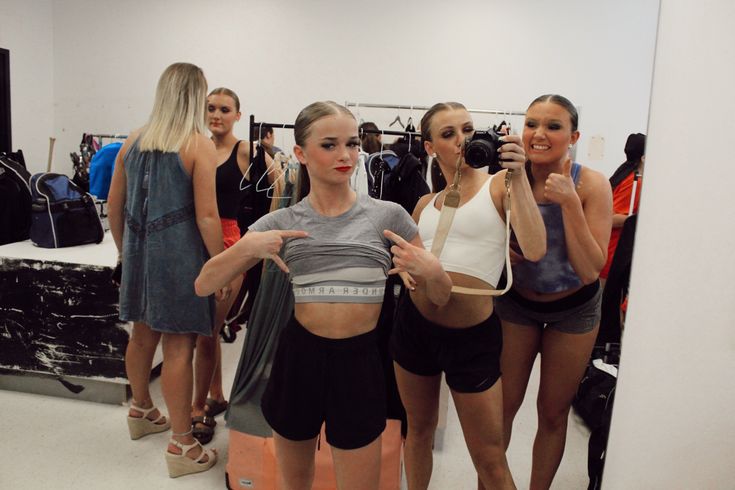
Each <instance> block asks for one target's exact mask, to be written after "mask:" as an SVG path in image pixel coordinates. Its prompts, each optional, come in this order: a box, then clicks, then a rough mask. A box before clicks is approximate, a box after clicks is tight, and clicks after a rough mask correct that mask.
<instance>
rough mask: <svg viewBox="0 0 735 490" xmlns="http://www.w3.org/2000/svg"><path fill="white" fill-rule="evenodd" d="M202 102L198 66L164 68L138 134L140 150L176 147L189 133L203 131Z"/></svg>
mask: <svg viewBox="0 0 735 490" xmlns="http://www.w3.org/2000/svg"><path fill="white" fill-rule="evenodd" d="M206 105H207V80H206V79H205V78H204V73H203V72H202V69H201V68H199V67H198V66H196V65H192V64H191V63H174V64H173V65H171V66H169V67H168V68H166V70H164V72H163V74H162V75H161V78H160V79H159V80H158V87H157V88H156V100H155V102H154V103H153V110H152V111H151V115H150V118H149V119H148V124H146V125H145V126H144V128H143V131H142V133H141V135H140V140H139V143H138V146H139V148H140V151H156V150H158V151H164V152H178V151H180V150H181V148H182V147H183V146H184V144H185V143H187V140H188V139H189V137H190V136H191V135H192V134H194V133H200V134H204V130H205V128H206V125H205V122H206V120H205V117H206Z"/></svg>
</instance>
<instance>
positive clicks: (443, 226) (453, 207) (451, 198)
mask: <svg viewBox="0 0 735 490" xmlns="http://www.w3.org/2000/svg"><path fill="white" fill-rule="evenodd" d="M461 166H462V156H461V155H460V157H459V158H458V159H457V168H456V170H455V171H454V181H453V182H452V184H451V185H450V186H449V187H448V188H447V190H446V191H445V193H444V203H443V204H442V209H441V212H440V213H439V223H438V224H437V227H436V233H435V234H434V241H433V242H432V245H431V253H432V254H434V255H435V256H436V257H437V258H439V257H440V256H441V253H442V250H443V249H444V244H445V243H446V241H447V236H448V235H449V229H450V228H451V227H452V221H454V213H456V212H457V208H458V207H459V200H460V195H459V189H460V185H459V180H460V178H461V176H462V173H461V171H460V169H461ZM512 176H513V170H512V169H508V171H507V172H506V174H505V197H504V207H505V265H506V272H507V276H508V281H507V283H506V285H505V288H504V289H502V290H499V289H478V288H467V287H463V286H452V292H453V293H459V294H471V295H476V296H500V295H503V294H505V293H507V292H508V290H510V287H511V286H512V285H513V269H512V268H511V263H510V179H511V177H512Z"/></svg>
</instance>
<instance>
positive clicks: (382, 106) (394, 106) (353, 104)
mask: <svg viewBox="0 0 735 490" xmlns="http://www.w3.org/2000/svg"><path fill="white" fill-rule="evenodd" d="M345 107H354V108H356V109H358V110H359V109H360V108H361V107H367V108H371V109H405V110H408V111H412V110H417V111H428V110H429V109H431V107H426V106H420V105H402V104H363V103H361V102H345ZM467 112H473V113H476V114H497V115H500V116H525V115H526V111H502V110H499V109H467ZM386 134H387V133H386Z"/></svg>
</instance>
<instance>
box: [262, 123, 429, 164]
mask: <svg viewBox="0 0 735 490" xmlns="http://www.w3.org/2000/svg"><path fill="white" fill-rule="evenodd" d="M263 126H266V127H268V126H270V127H272V128H281V129H293V127H294V125H293V124H283V123H269V122H263V121H256V120H255V115H254V114H250V163H251V164H252V163H253V158H254V153H253V151H254V150H255V143H254V140H255V138H254V135H255V134H258V135H260V128H262V127H263ZM256 128H258V132H257V133H256V132H255V129H256ZM365 133H370V134H387V135H390V136H409V137H411V136H415V137H421V133H419V132H417V131H392V130H382V129H360V134H361V135H362V134H365Z"/></svg>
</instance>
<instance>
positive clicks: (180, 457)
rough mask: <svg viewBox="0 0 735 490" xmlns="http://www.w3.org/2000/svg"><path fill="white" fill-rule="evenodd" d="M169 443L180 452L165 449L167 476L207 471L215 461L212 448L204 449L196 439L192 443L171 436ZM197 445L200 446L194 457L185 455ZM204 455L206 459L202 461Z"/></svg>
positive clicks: (215, 455) (176, 476) (173, 476)
mask: <svg viewBox="0 0 735 490" xmlns="http://www.w3.org/2000/svg"><path fill="white" fill-rule="evenodd" d="M169 443H170V444H173V445H174V446H176V447H177V448H179V449H181V454H173V453H170V452H169V451H168V450H166V466H167V467H168V476H169V477H171V478H178V477H179V476H184V475H191V474H192V473H201V472H202V471H207V470H208V469H209V468H211V467H212V466H214V464H215V463H216V462H217V453H216V452H214V451H213V450H212V449H204V448H203V447H202V445H201V443H200V442H199V441H197V440H194V442H193V443H192V444H184V443H181V442H179V441H177V440H176V439H174V438H173V437H172V438H171V439H170V440H169ZM197 446H199V447H200V448H202V452H201V453H200V454H199V456H197V458H196V459H191V458H189V457H187V456H186V453H188V452H189V451H191V450H192V449H194V448H195V447H197ZM205 456H206V457H207V458H208V459H207V461H202V459H203V458H204V457H205Z"/></svg>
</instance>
